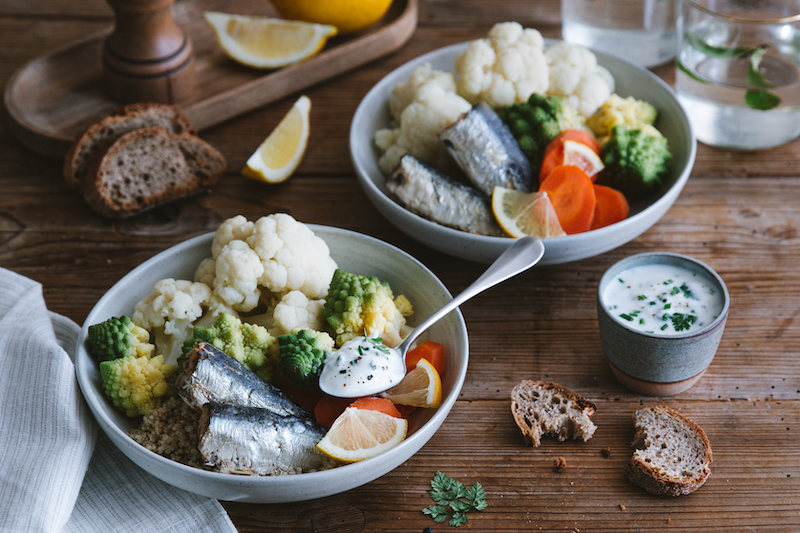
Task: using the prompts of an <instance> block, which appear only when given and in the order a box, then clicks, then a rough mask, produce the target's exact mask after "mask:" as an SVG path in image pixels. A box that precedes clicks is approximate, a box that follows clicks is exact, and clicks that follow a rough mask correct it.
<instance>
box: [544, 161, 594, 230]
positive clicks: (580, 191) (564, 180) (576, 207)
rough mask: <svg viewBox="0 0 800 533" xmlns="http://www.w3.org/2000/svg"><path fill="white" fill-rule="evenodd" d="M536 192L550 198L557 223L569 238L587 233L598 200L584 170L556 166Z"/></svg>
mask: <svg viewBox="0 0 800 533" xmlns="http://www.w3.org/2000/svg"><path fill="white" fill-rule="evenodd" d="M539 190H540V191H546V192H547V194H548V195H549V196H550V201H551V202H552V203H553V208H554V209H555V210H556V215H558V221H559V222H561V227H562V228H563V229H564V231H565V232H566V233H567V234H568V235H572V234H575V233H581V232H584V231H589V229H590V228H591V227H592V219H593V218H594V208H595V206H596V204H597V198H596V197H595V193H594V184H593V183H592V180H591V179H589V176H587V175H586V173H585V172H584V171H583V170H581V169H580V168H578V167H575V166H572V165H560V166H557V167H556V168H554V169H553V170H552V171H551V172H550V174H548V176H547V178H545V180H544V181H542V183H541V185H539Z"/></svg>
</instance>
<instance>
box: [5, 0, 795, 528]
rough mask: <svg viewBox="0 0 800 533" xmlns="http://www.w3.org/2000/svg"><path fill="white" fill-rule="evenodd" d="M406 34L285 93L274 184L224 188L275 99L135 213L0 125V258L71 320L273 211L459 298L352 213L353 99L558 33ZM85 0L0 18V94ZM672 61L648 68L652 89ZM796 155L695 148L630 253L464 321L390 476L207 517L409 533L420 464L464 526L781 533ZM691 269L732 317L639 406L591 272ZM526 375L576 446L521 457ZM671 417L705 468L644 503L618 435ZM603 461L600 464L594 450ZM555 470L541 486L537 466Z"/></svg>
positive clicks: (76, 31) (273, 111)
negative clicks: (120, 215)
mask: <svg viewBox="0 0 800 533" xmlns="http://www.w3.org/2000/svg"><path fill="white" fill-rule="evenodd" d="M419 15H420V23H419V28H418V29H417V32H416V33H415V35H414V37H413V38H412V40H411V41H410V42H409V43H408V44H407V45H406V46H405V47H404V48H403V49H401V50H400V51H398V52H396V53H394V54H392V55H390V56H387V57H385V58H383V59H380V60H377V61H374V62H371V63H369V64H367V65H366V66H364V67H362V68H359V69H358V70H356V71H353V72H351V73H348V74H345V75H342V76H339V77H337V78H335V79H333V80H330V81H327V82H324V83H321V84H319V85H317V86H315V87H314V88H312V89H310V90H307V91H305V92H306V94H308V95H309V97H310V98H311V100H312V101H313V109H312V115H311V121H312V130H311V139H310V144H309V149H308V152H307V154H306V157H305V159H304V161H303V163H302V165H301V167H300V169H299V171H298V172H297V174H296V175H295V176H294V177H293V178H292V179H291V180H289V181H288V182H286V183H285V184H283V185H279V186H265V185H263V184H259V183H256V182H253V181H250V180H247V179H245V178H243V177H241V176H240V175H239V172H238V171H239V170H240V169H241V167H242V166H243V164H244V161H245V159H246V158H247V157H248V156H249V155H250V153H251V151H252V150H253V149H254V148H255V147H256V146H257V145H258V143H259V142H260V141H261V140H262V139H263V138H264V136H265V135H266V134H267V133H268V132H269V131H270V130H271V129H272V128H273V127H274V125H275V124H277V122H278V121H279V119H280V118H281V117H282V116H283V115H284V113H285V112H286V111H287V110H288V108H289V106H290V105H291V104H292V103H293V101H294V100H295V95H292V96H290V97H287V98H285V99H283V100H281V101H279V102H277V103H275V104H272V105H270V106H268V107H265V108H261V109H258V110H256V111H254V112H252V113H250V114H248V115H247V116H243V117H240V118H237V119H234V120H230V121H228V122H226V123H224V124H222V125H219V126H217V127H214V128H213V129H209V130H207V131H206V132H204V134H203V137H204V138H205V139H206V140H207V141H209V142H211V143H212V144H213V145H215V146H216V147H217V148H219V149H220V150H221V151H222V152H223V153H224V154H225V156H226V157H227V158H228V162H229V172H228V173H227V175H226V176H225V179H224V180H223V181H222V183H221V184H220V185H219V186H218V187H217V188H216V189H215V190H214V192H213V193H212V194H211V195H208V196H202V197H198V198H194V199H190V200H186V201H183V202H180V203H177V204H173V205H170V206H167V207H164V208H161V209H158V210H156V211H154V212H151V213H149V214H147V215H144V216H142V217H139V218H136V219H133V220H128V221H122V222H109V221H107V220H103V219H102V218H100V217H98V216H96V215H95V214H94V213H93V212H92V211H90V210H89V209H88V208H87V207H86V205H85V204H84V202H83V200H82V199H81V197H80V196H79V195H78V194H77V193H75V192H73V191H71V190H69V189H68V188H67V187H66V185H65V184H64V182H63V180H62V178H61V162H60V161H57V160H47V159H43V158H42V157H40V156H37V155H35V154H33V153H32V152H30V151H28V150H26V149H25V148H24V147H23V146H22V145H21V144H20V143H19V142H18V141H17V140H16V139H15V138H13V137H12V135H11V133H10V131H9V129H8V127H7V126H6V125H3V126H0V193H2V194H0V265H2V266H3V267H5V268H9V269H12V270H14V271H16V272H19V273H20V274H23V275H25V276H28V277H31V278H33V279H35V280H37V281H39V282H41V283H42V285H43V287H44V295H45V298H46V301H47V303H48V306H49V308H50V309H51V310H53V311H55V312H58V313H62V314H64V315H66V316H68V317H70V318H72V319H73V320H75V321H76V322H78V323H82V322H83V320H84V318H85V317H86V315H87V314H88V312H89V310H90V309H91V308H92V306H93V305H94V303H95V302H96V301H97V300H98V298H99V297H100V296H101V295H102V294H103V293H104V291H105V290H107V289H108V288H109V287H110V286H111V285H112V284H113V283H114V282H115V281H117V280H118V279H119V278H120V277H122V276H123V275H124V274H126V273H127V272H128V271H129V270H131V269H132V268H133V267H135V266H136V265H138V264H139V263H140V262H142V261H143V260H145V259H148V258H149V257H151V256H153V255H154V254H156V253H157V252H159V251H161V250H163V249H165V248H167V247H169V246H171V245H173V244H176V243H178V242H180V241H183V240H184V239H186V238H188V237H191V236H194V235H197V234H200V233H204V232H207V231H211V230H213V229H214V228H215V226H216V225H217V224H218V223H220V222H221V221H222V220H224V219H226V218H228V217H230V216H233V215H236V214H243V215H245V216H247V217H248V218H251V219H254V218H257V217H259V216H262V215H265V214H268V213H272V212H278V211H284V212H288V213H291V214H292V215H293V216H295V217H296V218H298V219H300V220H303V221H305V222H310V223H318V224H329V225H334V226H341V227H345V228H350V229H353V230H356V231H360V232H364V233H367V234H370V235H373V236H375V237H378V238H381V239H384V240H387V241H389V242H391V243H394V244H396V245H398V246H400V247H401V248H403V249H405V250H407V251H408V252H410V253H412V254H413V255H415V256H417V257H418V258H420V259H421V260H422V261H423V262H424V263H425V264H427V265H428V266H429V267H430V268H431V269H432V270H433V271H434V272H436V273H437V274H438V275H439V276H440V277H441V278H442V280H443V281H444V283H445V284H446V285H447V286H448V287H449V288H450V289H451V291H452V292H454V293H455V292H459V291H460V290H462V289H463V288H465V287H466V286H467V285H468V284H469V283H470V282H471V281H472V280H474V279H475V278H476V277H477V276H478V275H479V274H480V273H481V272H482V271H483V268H484V267H483V266H482V265H479V264H474V263H470V262H465V261H458V260H454V259H452V258H450V257H447V256H444V255H442V254H440V253H437V252H435V251H433V250H430V249H427V248H425V247H423V246H422V245H419V244H417V243H416V242H414V241H412V240H410V239H409V238H407V237H406V236H405V235H404V234H402V233H400V232H399V231H398V230H396V229H395V228H394V227H393V226H391V225H390V224H389V223H388V222H387V221H385V220H384V219H383V218H382V217H381V215H380V214H379V213H378V212H377V211H376V210H375V209H374V208H373V207H372V206H371V204H369V203H368V201H367V199H366V196H365V195H364V194H363V192H362V191H361V189H360V188H359V186H358V184H357V182H356V179H355V176H354V174H353V169H352V166H351V163H350V159H349V152H348V146H347V134H346V133H347V131H348V128H349V125H350V120H351V118H352V116H353V112H354V111H355V108H356V106H357V105H358V103H359V101H360V99H361V98H362V97H363V96H364V95H365V94H366V92H367V91H368V90H369V89H370V88H371V87H372V85H373V84H374V83H376V82H377V81H378V80H380V79H381V77H383V76H384V75H385V74H386V73H388V72H390V71H391V70H392V69H394V68H395V67H397V66H399V65H401V64H403V63H404V62H406V61H408V60H410V59H412V58H414V57H416V56H418V55H420V54H421V53H424V52H427V51H430V50H432V49H435V48H438V47H441V46H445V45H448V44H452V43H456V42H460V41H464V40H467V39H473V38H477V37H481V36H483V35H484V34H485V33H486V31H487V30H488V29H489V27H490V26H491V24H492V23H494V22H498V21H502V20H517V21H519V22H521V23H523V24H525V25H527V26H532V27H536V28H538V29H540V30H541V31H542V33H543V34H544V35H545V36H546V37H554V38H558V37H559V36H560V28H559V25H558V23H559V6H558V2H557V1H555V0H543V1H539V2H530V1H528V0H506V1H499V0H495V1H491V2H487V1H485V0H421V2H420V13H419ZM110 17H111V12H110V10H109V9H108V7H107V6H106V5H105V4H104V3H103V2H102V1H101V0H88V1H86V2H70V1H67V0H27V1H21V0H6V1H5V2H2V3H0V80H1V81H3V83H5V81H6V80H8V78H9V76H10V75H11V73H12V72H13V71H14V70H15V69H16V68H18V67H19V66H20V65H22V64H24V63H25V62H26V61H28V60H30V59H32V58H33V57H36V56H38V55H41V54H43V53H46V52H48V51H50V50H52V49H54V48H55V47H58V46H61V45H64V44H67V43H69V42H71V41H73V40H75V39H76V38H79V37H81V36H83V35H87V34H89V33H92V32H97V31H100V30H102V29H104V28H106V27H107V26H108V24H109V22H110ZM672 72H673V67H672V66H671V65H667V66H664V67H660V68H657V69H656V73H657V74H659V75H661V76H663V77H664V78H665V79H667V81H669V82H671V81H672V79H673V76H672ZM799 198H800V141H795V142H793V143H790V144H788V145H785V146H782V147H780V148H776V149H773V150H769V151H760V152H747V153H745V152H733V151H726V150H719V149H713V148H709V147H707V146H704V145H700V146H699V147H698V155H697V163H696V165H695V167H694V171H693V173H692V177H691V179H690V180H689V182H688V184H687V185H686V188H685V189H684V191H683V193H682V194H681V196H680V198H679V199H678V201H677V202H676V204H675V205H674V206H673V207H672V209H670V210H669V211H668V212H667V214H666V215H665V216H664V217H663V219H662V220H661V221H660V222H659V223H658V224H656V225H655V226H654V227H653V228H651V229H650V230H648V231H647V232H645V233H644V234H643V235H641V236H640V237H639V238H637V239H635V240H634V241H632V242H631V243H629V244H627V245H625V246H622V247H621V248H619V249H616V250H613V251H611V252H608V253H606V254H603V255H601V256H599V257H595V258H592V259H586V260H583V261H579V262H575V263H572V264H568V265H562V266H552V267H537V268H535V269H534V270H532V271H531V272H529V273H526V274H524V275H521V276H520V277H518V278H515V279H513V280H511V281H509V282H508V283H506V284H504V285H502V286H500V287H497V288H495V289H492V290H491V291H489V292H487V293H486V294H484V295H482V296H481V297H479V298H477V299H475V300H472V301H471V302H469V303H467V304H466V305H464V306H463V312H464V316H465V319H466V322H467V326H468V329H469V333H470V352H471V353H470V355H471V357H470V367H469V372H468V375H467V381H466V384H465V386H464V388H463V391H462V395H461V399H460V401H459V402H457V404H456V406H455V408H454V410H453V411H452V414H451V415H450V416H449V417H448V419H447V420H446V422H445V423H444V425H443V426H442V427H441V429H440V430H439V431H438V433H437V434H436V435H435V436H434V437H433V438H432V439H431V440H430V442H429V443H428V444H427V445H426V446H425V447H424V448H423V449H422V450H421V451H420V452H419V453H418V454H417V455H416V456H414V457H413V458H412V459H411V460H409V461H408V462H407V463H405V464H403V465H402V466H401V467H399V468H397V469H396V470H394V471H393V472H391V473H389V474H387V475H385V476H383V477H382V478H380V479H378V480H376V481H374V482H372V483H370V484H368V485H366V486H363V487H361V488H357V489H354V490H351V491H348V492H346V493H344V494H341V495H338V496H333V497H329V498H325V499H322V500H316V501H310V502H304V503H297V504H289V505H251V504H234V503H226V504H224V505H225V508H226V509H227V510H228V512H229V514H230V516H231V518H232V520H233V522H234V523H235V524H236V526H237V528H238V529H239V530H240V531H242V532H267V531H282V532H285V531H298V532H307V531H318V532H323V531H325V532H328V531H336V532H342V533H350V532H353V533H355V532H359V531H396V532H421V531H422V530H423V529H424V528H425V527H432V528H433V530H434V531H436V532H442V531H446V530H449V529H450V528H449V526H447V525H438V524H434V523H433V522H432V520H431V519H430V518H429V517H426V516H424V515H423V514H422V513H421V512H420V510H421V509H422V508H423V507H425V506H427V505H429V504H430V503H431V502H430V499H429V497H428V496H427V492H426V491H427V489H428V487H429V485H428V484H429V482H430V479H431V478H432V476H433V474H434V472H435V471H437V470H442V471H444V472H446V473H448V474H450V475H451V476H453V477H455V478H457V479H460V480H463V481H464V482H465V483H468V484H471V483H474V482H475V481H480V482H481V483H482V484H483V485H484V487H485V488H486V490H487V492H488V502H489V507H488V508H487V509H486V510H485V511H483V512H481V513H473V514H471V515H470V520H469V523H468V524H467V525H465V526H462V528H461V529H463V530H475V531H578V530H580V531H581V532H591V531H595V532H601V531H602V532H631V533H633V532H662V531H676V532H690V531H704V532H719V533H723V532H724V533H731V532H753V531H757V532H776V533H777V532H781V533H785V532H798V531H800V357H799V356H798V355H799V354H798V352H799V351H800V350H798V346H800V322H799V321H798V316H799V315H800V269H798V263H800V238H799V237H798V227H800V210H799V209H798V207H797V201H798V199H799ZM649 250H668V251H673V252H679V253H684V254H688V255H691V256H694V257H696V258H698V259H700V260H702V261H704V262H706V263H708V264H710V265H711V266H713V267H714V268H715V269H716V270H717V271H718V272H719V273H720V274H721V275H722V277H723V278H724V279H725V280H726V282H727V284H728V287H729V289H730V292H731V298H732V305H731V311H730V317H729V320H728V325H727V329H726V331H725V335H724V338H723V340H722V344H721V345H720V348H719V352H718V354H717V357H716V359H715V360H714V362H713V364H712V365H711V367H710V369H709V371H708V372H707V373H706V375H705V376H704V377H703V378H702V379H701V380H700V382H699V383H698V384H697V385H696V386H695V387H694V388H692V389H690V390H689V391H687V392H685V393H683V394H681V395H679V396H675V397H671V398H643V397H640V396H638V395H635V394H633V393H630V392H628V391H627V390H626V389H624V388H622V387H621V386H620V385H619V384H618V383H617V382H616V381H615V380H614V378H613V377H612V375H611V373H610V371H609V369H608V368H607V366H606V364H605V361H604V356H603V353H602V349H601V347H600V340H599V335H598V331H597V317H596V312H595V307H594V294H595V291H596V287H597V282H598V280H599V279H600V276H601V274H602V273H603V271H604V270H605V269H606V268H607V267H608V266H610V265H611V264H612V263H614V262H615V261H617V260H619V259H621V258H623V257H625V256H628V255H631V254H634V253H637V252H642V251H649ZM538 378H547V379H550V380H553V381H556V382H558V383H561V384H563V385H565V386H568V387H570V388H573V389H575V390H576V391H578V392H579V393H581V394H583V395H585V396H587V397H588V398H590V399H591V400H593V401H594V402H595V403H596V404H597V405H598V412H597V414H596V416H595V421H596V422H597V424H598V426H599V429H598V430H597V433H596V434H595V436H594V437H593V438H592V439H591V440H590V441H589V442H587V443H572V442H567V443H557V442H555V441H553V440H550V439H545V441H544V442H543V444H542V446H541V447H539V448H536V449H531V448H527V447H525V446H524V445H523V442H522V438H521V436H520V434H519V432H518V430H517V429H516V427H515V425H514V423H513V420H512V419H511V416H510V413H509V391H510V390H511V388H512V387H513V386H514V385H515V384H516V383H518V382H519V381H520V380H522V379H538ZM652 404H666V405H669V406H672V407H675V408H677V409H679V410H681V411H682V412H683V413H685V414H687V415H688V416H690V417H691V418H693V419H694V420H695V421H696V422H698V423H699V424H700V425H701V426H702V427H703V428H704V429H705V430H706V432H707V434H708V437H709V439H710V441H711V443H712V447H713V450H714V464H713V474H712V476H711V478H710V479H709V481H708V482H707V483H706V485H705V486H704V487H703V488H702V489H700V490H699V491H698V492H696V493H694V494H692V495H690V496H685V497H680V498H662V497H656V496H651V495H649V494H647V493H644V492H643V491H641V490H639V489H638V488H636V487H635V486H633V485H631V484H630V483H628V482H627V481H626V479H625V477H624V475H623V472H622V467H623V465H624V464H625V462H626V461H627V460H628V458H629V456H630V453H631V449H630V441H631V439H632V435H633V429H632V425H631V422H630V417H631V414H632V413H633V411H634V410H635V409H637V408H639V407H640V406H642V405H652ZM605 447H610V448H611V455H610V456H609V457H607V458H606V457H604V456H603V455H602V454H601V450H602V449H603V448H605ZM557 457H563V458H565V459H566V461H567V465H568V466H567V469H566V470H565V471H563V472H562V473H557V472H556V471H555V469H554V467H553V461H554V459H555V458H557Z"/></svg>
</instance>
